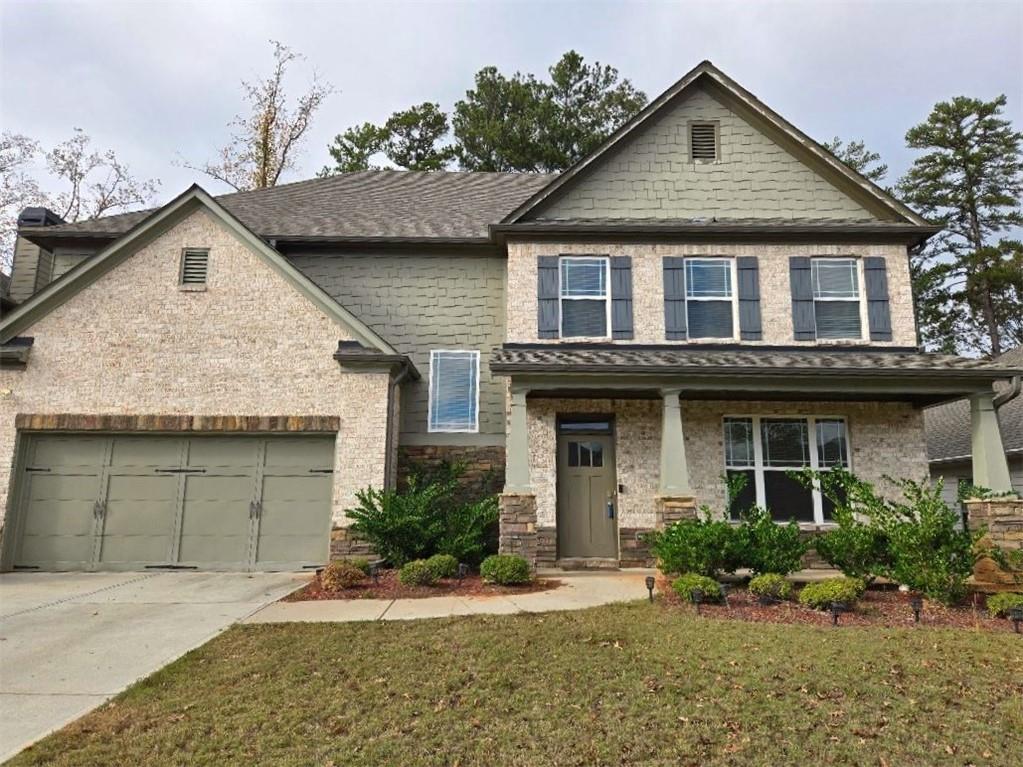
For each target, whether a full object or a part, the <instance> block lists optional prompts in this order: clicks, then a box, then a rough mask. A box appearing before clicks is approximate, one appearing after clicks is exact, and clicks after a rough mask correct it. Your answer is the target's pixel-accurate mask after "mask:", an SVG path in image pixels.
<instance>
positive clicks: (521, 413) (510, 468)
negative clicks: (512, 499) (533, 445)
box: [504, 389, 532, 494]
mask: <svg viewBox="0 0 1023 767" xmlns="http://www.w3.org/2000/svg"><path fill="white" fill-rule="evenodd" d="M504 451H505V454H504V464H505V468H504V472H505V473H504V477H505V479H504V492H506V493H519V494H525V493H531V492H532V488H531V487H530V483H529V436H528V434H527V427H526V390H525V389H512V390H511V407H510V409H509V413H508V433H507V434H506V435H505V448H504Z"/></svg>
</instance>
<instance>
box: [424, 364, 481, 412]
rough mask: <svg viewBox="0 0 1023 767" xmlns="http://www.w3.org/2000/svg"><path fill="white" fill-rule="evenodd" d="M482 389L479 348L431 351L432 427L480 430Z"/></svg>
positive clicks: (430, 409) (430, 403)
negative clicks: (475, 349) (480, 395)
mask: <svg viewBox="0 0 1023 767" xmlns="http://www.w3.org/2000/svg"><path fill="white" fill-rule="evenodd" d="M479 391H480V353H479V352H478V351H450V350H438V349H435V350H433V351H431V352H430V401H429V427H430V431H431V432H452V431H460V432H476V431H479V405H480V397H479Z"/></svg>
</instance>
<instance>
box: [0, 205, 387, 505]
mask: <svg viewBox="0 0 1023 767" xmlns="http://www.w3.org/2000/svg"><path fill="white" fill-rule="evenodd" d="M186 247H203V248H209V251H210V260H209V272H208V279H207V286H206V290H204V291H197V292H192V291H189V292H186V291H181V290H179V289H178V278H179V274H178V273H179V268H180V258H181V252H182V249H184V248H186ZM23 335H26V336H32V337H34V338H35V343H34V345H33V347H32V352H31V356H30V358H29V362H28V365H27V367H26V369H24V370H2V371H0V390H3V389H6V390H9V393H8V394H7V396H5V397H3V398H2V399H0V508H6V505H7V496H8V492H9V489H10V487H9V486H10V478H11V467H12V462H13V460H14V447H15V437H16V433H17V432H16V419H17V417H18V415H19V414H22V418H23V419H24V418H25V417H26V416H27V415H29V414H31V415H32V416H34V417H42V418H59V417H61V416H60V414H82V415H84V416H89V417H95V416H102V417H104V418H114V419H118V418H126V419H128V420H127V421H126V423H129V425H132V424H133V425H136V426H137V425H139V424H140V423H142V421H139V420H137V419H140V418H143V419H145V418H153V417H164V416H173V417H174V418H175V419H180V418H184V419H186V420H187V421H188V423H189V424H190V428H194V425H195V424H205V425H207V426H210V427H211V428H215V423H216V419H222V418H224V417H228V418H235V419H236V420H237V419H250V418H267V419H274V418H281V417H283V418H285V419H286V418H288V417H290V416H306V415H310V414H314V415H317V416H323V417H326V418H329V419H332V420H331V421H330V425H331V426H332V427H333V429H332V430H333V431H335V432H336V433H337V435H338V439H337V446H336V456H335V472H334V489H333V517H334V522H335V524H339V523H342V522H343V520H344V509H346V508H348V507H349V506H351V505H352V503H353V501H354V499H355V491H356V490H357V489H359V488H362V487H366V486H367V485H376V486H380V485H383V484H384V482H385V477H384V468H385V465H386V456H385V453H386V445H387V439H386V429H387V422H388V388H389V378H388V375H387V374H377V373H354V372H346V371H345V370H344V369H342V368H341V367H340V366H339V365H338V363H337V362H336V361H335V360H334V359H333V356H332V355H333V353H334V351H335V349H336V348H337V343H338V340H339V339H348V338H350V337H351V336H350V334H349V333H348V332H347V330H346V329H345V328H343V327H341V326H339V325H338V324H337V323H336V322H335V321H334V320H332V319H331V318H329V317H327V316H326V315H324V314H323V313H322V312H320V311H319V310H318V309H317V308H316V307H315V306H314V305H313V304H312V303H311V302H310V301H309V300H308V299H307V298H306V297H305V296H304V295H302V294H301V293H299V292H298V291H297V290H296V289H295V288H294V287H293V286H292V285H291V284H290V283H288V282H287V281H286V280H285V279H284V278H283V277H282V276H281V275H280V274H279V273H278V272H276V271H275V270H274V269H272V268H271V267H270V266H269V265H268V264H267V263H266V262H265V261H264V260H263V259H262V258H261V257H260V256H258V255H256V254H255V253H254V252H253V251H252V250H250V249H249V248H248V246H246V245H245V244H243V243H242V242H241V241H240V240H238V239H237V238H236V237H235V236H234V235H232V234H231V233H229V232H228V230H227V229H225V228H224V227H223V226H222V225H221V224H220V223H219V222H218V221H217V220H216V219H215V218H214V217H213V216H212V215H211V214H209V213H207V212H205V211H201V210H200V211H197V212H195V213H192V214H191V215H189V216H188V217H187V218H185V219H183V220H182V221H181V222H179V223H178V224H177V225H176V226H174V227H172V228H171V229H169V230H168V231H166V232H164V233H163V234H162V235H160V236H159V237H157V238H156V239H155V240H153V241H152V242H150V243H148V244H147V245H145V246H144V247H142V248H141V249H140V250H139V251H138V252H136V253H134V254H133V255H131V256H129V257H128V258H127V260H125V261H124V262H123V263H121V264H119V265H118V266H116V267H115V268H114V269H112V270H111V271H109V272H107V273H106V274H104V275H103V276H101V277H100V278H99V279H98V280H96V281H95V282H94V283H92V284H91V285H89V286H88V287H86V288H84V289H83V290H82V291H81V292H79V293H78V294H76V295H74V296H73V297H71V298H70V299H69V300H68V301H67V302H65V303H64V304H62V305H61V306H59V307H57V308H56V309H54V310H53V311H52V312H50V313H49V314H47V315H45V316H44V317H42V318H41V319H39V320H38V321H37V322H36V323H35V324H34V325H32V326H31V327H29V328H27V329H26V330H25V331H24V332H23ZM132 419H135V420H132ZM196 419H198V420H196ZM211 419H212V420H211ZM21 423H22V425H25V424H26V423H28V422H26V421H24V420H22V422H21ZM100 423H104V422H102V421H101V422H100ZM108 423H109V424H113V423H114V422H113V421H110V422H108ZM118 423H121V422H120V421H118ZM167 423H176V421H168V422H167ZM239 423H241V421H239ZM245 423H246V424H247V423H248V421H245ZM76 424H77V425H74V428H79V427H81V428H87V424H84V423H83V422H81V421H78V422H76ZM266 425H267V426H268V427H272V426H274V424H273V423H270V422H269V421H267V424H266ZM271 430H273V429H271Z"/></svg>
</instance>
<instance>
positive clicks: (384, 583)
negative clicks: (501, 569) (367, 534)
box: [281, 570, 561, 602]
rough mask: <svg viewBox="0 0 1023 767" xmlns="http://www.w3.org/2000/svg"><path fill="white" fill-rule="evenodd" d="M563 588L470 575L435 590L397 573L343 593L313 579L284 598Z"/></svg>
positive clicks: (459, 594) (553, 582) (384, 572)
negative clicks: (506, 583) (402, 579)
mask: <svg viewBox="0 0 1023 767" xmlns="http://www.w3.org/2000/svg"><path fill="white" fill-rule="evenodd" d="M560 585H561V582H560V581H557V580H552V579H550V578H535V579H534V580H533V582H532V583H527V584H525V585H522V586H496V585H494V584H491V583H484V582H483V579H482V578H480V576H479V575H475V574H473V575H467V576H466V577H465V578H464V579H463V580H462V581H461V583H459V581H458V580H457V579H455V578H445V579H442V580H440V581H438V582H437V584H436V585H434V586H405V585H403V584H402V583H401V582H399V581H398V571H397V570H382V571H381V572H380V582H379V583H374V582H373V579H372V578H366V580H365V582H364V583H361V584H359V585H358V586H353V587H352V588H350V589H344V590H342V591H326V590H325V589H324V588H323V587H322V586H321V585H320V579H319V577H318V576H317V577H315V578H313V580H312V581H310V582H309V583H308V584H307V585H306V586H304V587H303V588H301V589H299V590H298V591H295V592H292V593H291V594H289V595H288V596H286V597H284V599H283V600H281V601H283V602H307V601H312V600H319V599H425V598H427V597H486V596H497V595H499V594H527V593H530V592H534V591H548V590H550V589H556V588H557V587H558V586H560Z"/></svg>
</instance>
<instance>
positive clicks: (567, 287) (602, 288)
mask: <svg viewBox="0 0 1023 767" xmlns="http://www.w3.org/2000/svg"><path fill="white" fill-rule="evenodd" d="M558 266H559V275H560V287H559V291H558V295H559V299H560V304H561V337H562V338H605V337H607V336H608V326H609V325H610V319H609V315H610V310H611V302H610V300H609V297H608V281H609V279H608V260H607V259H606V258H593V257H585V256H582V257H570V256H564V257H562V258H561V260H560V262H559V264H558Z"/></svg>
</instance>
